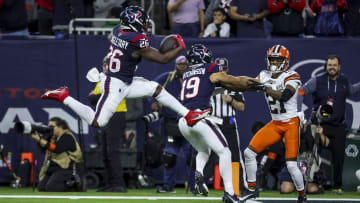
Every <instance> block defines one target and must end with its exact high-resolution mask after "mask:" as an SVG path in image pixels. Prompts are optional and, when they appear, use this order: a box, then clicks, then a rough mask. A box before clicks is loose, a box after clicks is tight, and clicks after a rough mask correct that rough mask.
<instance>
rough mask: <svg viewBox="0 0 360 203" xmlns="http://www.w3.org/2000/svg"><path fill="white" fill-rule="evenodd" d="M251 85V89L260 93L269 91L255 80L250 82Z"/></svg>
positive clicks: (249, 85)
mask: <svg viewBox="0 0 360 203" xmlns="http://www.w3.org/2000/svg"><path fill="white" fill-rule="evenodd" d="M249 81H250V82H251V83H250V84H248V87H249V88H251V89H254V90H260V91H264V92H265V91H266V90H267V87H266V86H265V85H264V84H262V83H260V82H257V81H255V80H249Z"/></svg>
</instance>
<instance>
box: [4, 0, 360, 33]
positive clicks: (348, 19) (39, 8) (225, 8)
mask: <svg viewBox="0 0 360 203" xmlns="http://www.w3.org/2000/svg"><path fill="white" fill-rule="evenodd" d="M154 3H155V4H157V3H159V4H160V2H154ZM162 4H166V5H167V16H163V17H162V18H160V19H164V21H169V22H167V23H168V24H169V25H170V26H169V27H170V30H168V29H167V28H166V27H167V26H163V27H156V30H157V31H158V32H157V33H156V34H159V33H161V34H166V33H167V34H169V33H177V34H181V35H182V36H185V37H186V36H188V37H251V38H253V37H256V38H265V37H267V38H270V37H284V36H286V37H288V36H295V37H314V36H349V37H352V36H358V35H360V20H359V19H360V9H359V8H360V3H359V1H356V0H256V1H241V0H196V1H195V0H194V1H190V0H164V2H162ZM128 5H139V6H141V1H138V0H121V1H116V0H109V1H102V0H81V1H76V0H18V1H15V0H2V1H0V19H1V20H0V36H4V35H21V36H29V34H30V35H55V36H57V35H60V36H61V34H64V32H66V31H67V29H68V24H69V22H70V20H71V19H73V18H117V17H118V16H116V15H117V14H118V13H119V11H121V10H122V8H124V7H126V6H128ZM146 7H149V6H146V5H145V10H146V9H148V8H146ZM155 7H156V6H155ZM152 8H153V9H154V7H152ZM148 13H149V14H150V16H151V15H157V14H156V12H151V11H148ZM154 13H155V14H154ZM114 15H115V16H114ZM154 23H155V25H156V24H159V25H161V24H164V23H163V22H162V23H160V22H154ZM105 24H106V23H105V22H93V23H87V24H86V23H85V24H81V25H80V26H87V27H88V26H89V27H91V26H96V27H103V26H104V25H105ZM109 25H110V24H106V25H105V27H109ZM206 28H207V29H206Z"/></svg>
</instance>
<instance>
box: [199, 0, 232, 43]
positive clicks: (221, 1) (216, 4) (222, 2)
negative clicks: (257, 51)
mask: <svg viewBox="0 0 360 203" xmlns="http://www.w3.org/2000/svg"><path fill="white" fill-rule="evenodd" d="M231 1H232V0H214V1H210V4H209V5H208V6H207V8H206V11H205V25H208V24H209V23H211V22H212V21H213V11H214V9H216V8H222V9H224V11H225V14H226V22H227V23H229V25H230V37H234V36H236V21H235V20H233V19H232V18H230V16H229V11H230V3H231Z"/></svg>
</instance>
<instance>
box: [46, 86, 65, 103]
mask: <svg viewBox="0 0 360 203" xmlns="http://www.w3.org/2000/svg"><path fill="white" fill-rule="evenodd" d="M68 96H69V90H68V88H67V87H61V88H59V89H56V90H48V91H46V92H45V93H44V94H43V95H41V99H52V100H55V101H59V102H61V103H63V102H64V100H65V98H66V97H68Z"/></svg>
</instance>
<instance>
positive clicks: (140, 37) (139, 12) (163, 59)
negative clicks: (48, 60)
mask: <svg viewBox="0 0 360 203" xmlns="http://www.w3.org/2000/svg"><path fill="white" fill-rule="evenodd" d="M148 20H149V17H148V15H147V13H146V12H145V11H144V10H143V9H142V8H141V7H138V6H129V7H127V8H126V9H125V10H124V11H123V12H122V13H121V14H120V24H119V25H118V26H116V27H114V29H113V31H112V36H111V40H110V41H111V45H110V48H109V53H108V54H107V63H108V71H107V72H106V73H105V74H103V73H101V74H100V75H99V76H98V81H100V88H101V93H102V94H101V97H100V99H99V101H98V103H97V105H96V111H94V110H92V109H91V108H90V107H89V106H87V105H84V104H82V103H80V102H79V101H77V100H76V99H74V98H73V97H71V96H69V93H68V89H67V88H59V89H56V90H51V91H47V92H46V93H45V94H43V95H42V97H41V98H42V99H52V100H57V101H59V102H61V103H63V104H65V105H67V106H69V107H70V108H71V109H72V110H73V111H74V112H75V113H77V114H78V115H79V116H80V117H81V118H82V119H84V120H85V121H86V122H87V123H89V124H90V125H92V126H93V127H103V126H106V124H107V123H108V121H109V120H110V118H111V117H112V115H113V114H114V112H115V110H116V108H117V107H118V105H119V104H120V102H121V101H122V100H123V99H124V98H143V97H154V98H155V99H156V100H158V101H159V102H160V103H161V104H163V105H164V106H166V107H168V108H171V109H172V110H174V111H176V112H177V113H179V114H180V115H181V116H185V118H186V120H187V123H188V124H189V125H193V124H194V123H196V122H197V121H199V120H200V119H202V118H203V117H205V116H206V115H208V114H209V110H204V111H200V112H194V111H190V110H189V109H187V108H186V107H184V106H183V105H182V104H181V103H180V102H179V101H178V100H176V98H174V97H173V96H172V95H171V94H169V93H168V92H167V91H166V90H165V89H164V88H162V86H161V85H159V84H158V83H156V82H154V81H149V80H146V79H144V78H141V77H134V72H135V70H136V68H137V65H138V64H139V63H140V61H141V58H142V57H143V58H145V59H147V60H149V61H153V62H157V63H162V64H164V63H168V62H170V61H171V60H173V59H174V58H175V57H176V56H177V55H179V54H180V53H181V52H182V51H183V50H184V49H185V47H186V46H185V43H184V41H183V39H182V37H181V36H180V35H175V36H174V38H175V39H176V41H177V43H178V47H177V48H175V49H172V50H170V51H167V52H166V53H160V52H159V51H158V50H157V49H155V48H153V47H151V46H150V45H149V38H148V37H147V36H146V34H144V33H145V32H146V31H147V28H148V26H147V23H148ZM94 77H95V76H93V77H92V78H94ZM95 78H96V77H95Z"/></svg>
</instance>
